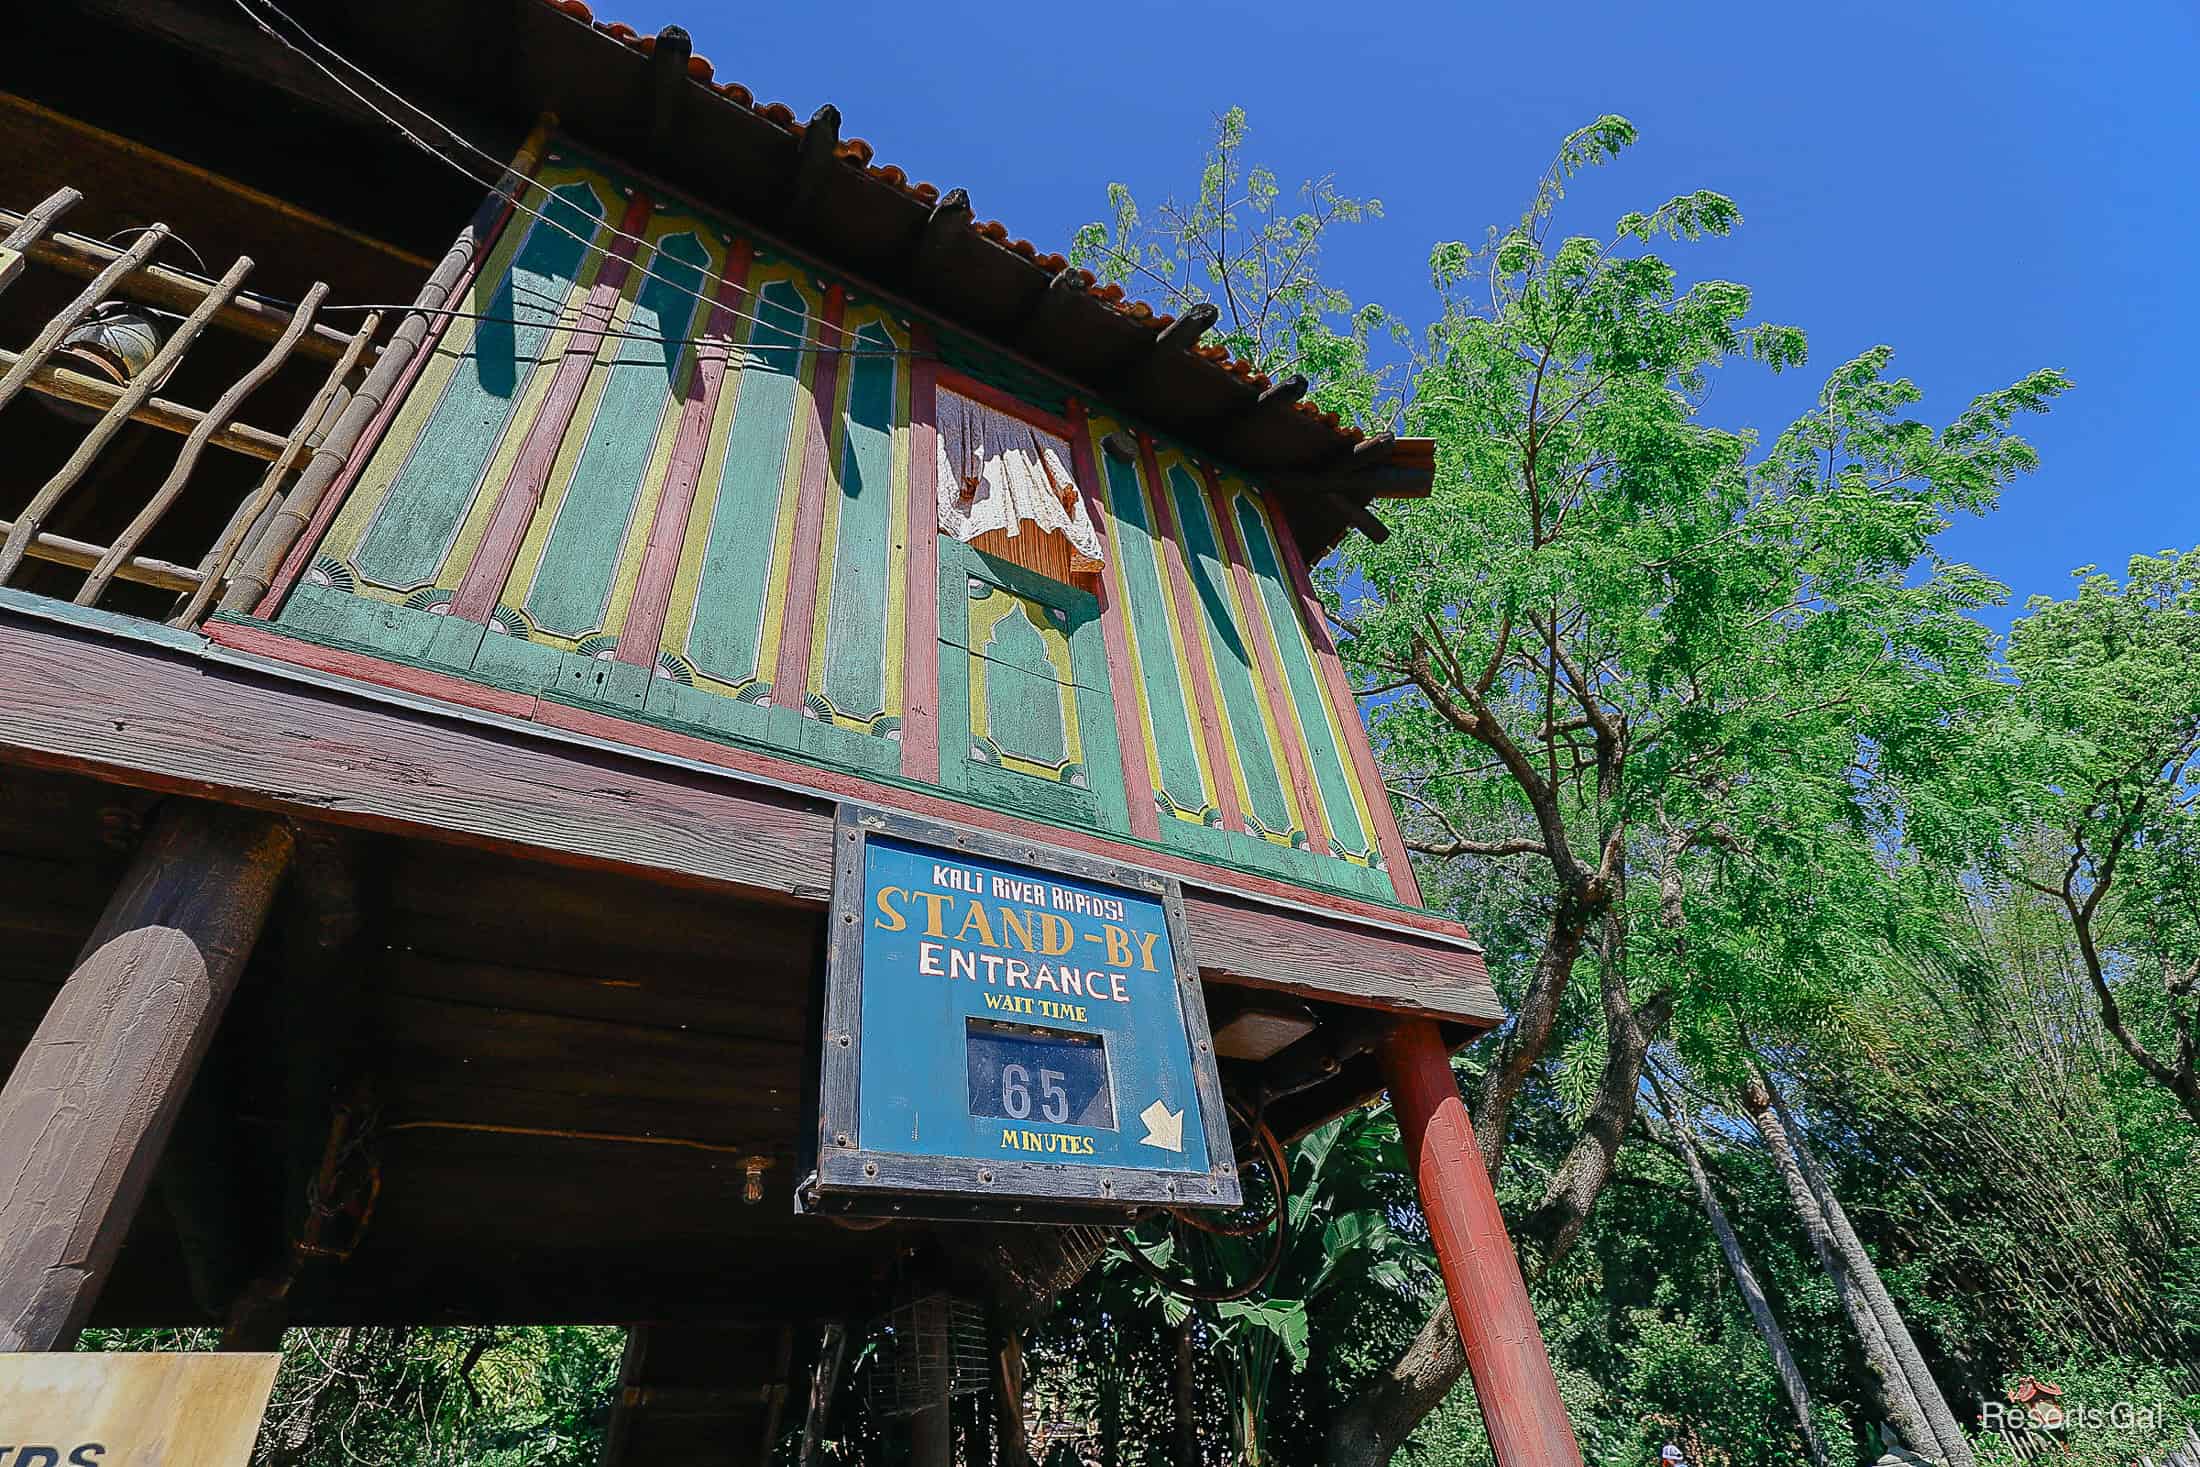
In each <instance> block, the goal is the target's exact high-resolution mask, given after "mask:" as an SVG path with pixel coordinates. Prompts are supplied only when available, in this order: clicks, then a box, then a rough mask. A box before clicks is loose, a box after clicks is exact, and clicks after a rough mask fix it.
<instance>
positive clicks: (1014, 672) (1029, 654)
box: [983, 602, 1069, 765]
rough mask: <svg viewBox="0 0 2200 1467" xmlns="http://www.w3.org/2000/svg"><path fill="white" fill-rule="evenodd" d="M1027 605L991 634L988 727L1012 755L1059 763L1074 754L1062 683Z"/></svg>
mask: <svg viewBox="0 0 2200 1467" xmlns="http://www.w3.org/2000/svg"><path fill="white" fill-rule="evenodd" d="M1023 604H1024V603H1021V602H1019V603H1018V604H1017V609H1015V610H1013V611H1011V612H1010V613H1009V614H1008V615H1006V616H1004V617H1002V618H1001V619H1000V620H999V621H997V622H995V623H994V624H993V630H992V632H991V634H990V635H989V636H988V637H987V638H986V645H985V647H984V649H983V652H984V656H985V658H986V660H987V662H988V663H989V664H990V665H989V666H988V668H987V669H986V678H985V721H986V729H987V732H988V734H989V735H990V736H991V738H992V740H993V742H994V743H995V744H997V745H999V746H1000V747H1001V749H1002V750H1003V751H1005V752H1007V753H1010V754H1014V755H1017V756H1018V757H1020V758H1024V759H1029V760H1031V761H1033V762H1034V763H1039V764H1053V765H1059V764H1060V763H1062V762H1063V761H1064V760H1065V759H1067V758H1069V726H1068V722H1067V720H1066V719H1064V718H1063V716H1062V684H1061V682H1060V680H1059V679H1058V678H1057V677H1056V675H1055V670H1054V665H1053V664H1052V663H1050V662H1049V661H1048V660H1047V647H1046V639H1045V638H1044V637H1042V636H1041V635H1040V634H1039V629H1038V628H1037V627H1035V626H1033V625H1032V624H1031V621H1030V619H1029V618H1028V617H1027V616H1026V615H1025V614H1024V612H1023V609H1022V608H1023Z"/></svg>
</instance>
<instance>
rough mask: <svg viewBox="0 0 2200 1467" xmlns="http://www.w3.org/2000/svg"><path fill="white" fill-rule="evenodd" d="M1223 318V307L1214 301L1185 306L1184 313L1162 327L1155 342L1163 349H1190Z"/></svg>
mask: <svg viewBox="0 0 2200 1467" xmlns="http://www.w3.org/2000/svg"><path fill="white" fill-rule="evenodd" d="M1221 319H1222V308H1221V307H1220V306H1218V305H1216V304H1215V303H1214V302H1213V301H1201V302H1200V303H1199V304H1197V305H1195V306H1188V307H1186V308H1185V310H1184V312H1183V314H1182V315H1180V316H1178V317H1177V318H1176V319H1175V320H1174V321H1171V322H1170V323H1169V324H1168V325H1166V326H1164V327H1162V328H1161V330H1160V332H1159V333H1158V334H1157V335H1156V336H1155V337H1154V339H1153V344H1154V345H1155V346H1156V347H1158V348H1159V349H1160V350H1162V351H1190V350H1191V349H1192V348H1193V347H1195V346H1197V345H1199V338H1200V337H1201V336H1203V335H1205V334H1206V333H1207V332H1208V331H1209V330H1211V329H1213V327H1214V324H1215V322H1217V321H1219V320H1221Z"/></svg>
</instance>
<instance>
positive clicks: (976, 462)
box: [937, 387, 1104, 563]
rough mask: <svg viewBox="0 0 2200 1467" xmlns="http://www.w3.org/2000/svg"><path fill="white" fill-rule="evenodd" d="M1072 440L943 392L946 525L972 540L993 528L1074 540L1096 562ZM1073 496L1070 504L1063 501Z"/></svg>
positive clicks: (941, 477)
mask: <svg viewBox="0 0 2200 1467" xmlns="http://www.w3.org/2000/svg"><path fill="white" fill-rule="evenodd" d="M1069 460H1070V452H1069V444H1068V442H1067V441H1065V440H1063V439H1060V438H1057V437H1055V436H1054V435H1053V434H1051V433H1047V432H1044V431H1042V430H1041V429H1038V428H1035V427H1033V426H1032V425H1031V424H1029V423H1026V422H1024V421H1023V420H1022V419H1020V418H1015V417H1011V416H1010V415H1009V414H1007V413H1004V412H1001V411H999V410H998V409H995V408H990V407H987V406H986V405H985V404H984V403H982V402H975V401H973V400H971V399H970V398H967V397H964V396H963V395H962V394H961V393H959V392H953V391H950V390H948V389H947V388H944V387H943V388H941V389H940V392H939V471H938V475H937V483H938V487H939V500H940V530H941V532H942V533H944V534H947V535H951V536H953V537H954V538H955V539H957V540H962V541H965V542H967V541H971V540H975V539H976V538H977V537H978V536H980V535H982V534H984V533H985V532H986V531H988V530H1001V531H1004V532H1006V533H1007V534H1010V535H1020V534H1025V533H1030V532H1033V531H1036V532H1037V533H1040V534H1046V533H1050V532H1051V533H1055V534H1059V535H1061V536H1062V538H1064V539H1065V540H1067V541H1069V544H1070V548H1071V549H1072V550H1073V551H1075V552H1076V554H1078V555H1080V556H1082V557H1084V558H1085V559H1086V560H1089V561H1092V562H1095V563H1097V562H1099V561H1100V560H1102V559H1103V558H1104V556H1103V553H1102V549H1101V544H1100V535H1099V532H1098V531H1097V530H1096V529H1094V527H1093V524H1092V521H1091V519H1090V518H1089V517H1088V516H1087V515H1086V513H1085V501H1084V497H1083V496H1082V495H1080V494H1078V493H1077V489H1076V482H1077V481H1076V480H1075V479H1074V478H1073V477H1072V476H1071V474H1070V471H1069ZM1065 498H1067V499H1068V501H1069V505H1068V507H1066V508H1065V507H1064V505H1063V500H1064V499H1065Z"/></svg>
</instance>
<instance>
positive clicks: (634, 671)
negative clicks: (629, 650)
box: [543, 652, 654, 714]
mask: <svg viewBox="0 0 2200 1467" xmlns="http://www.w3.org/2000/svg"><path fill="white" fill-rule="evenodd" d="M653 678H654V674H653V673H652V671H651V670H650V669H649V668H646V667H636V666H634V665H633V664H631V663H626V662H619V661H615V660H614V659H612V658H609V657H589V656H585V655H583V654H582V653H579V652H565V653H561V654H560V655H559V657H558V666H557V672H556V675H555V676H554V677H553V678H552V679H551V681H550V682H549V683H548V684H547V685H546V686H545V687H544V688H543V693H544V695H545V696H547V697H551V698H555V699H557V700H558V701H559V702H561V703H574V704H579V705H580V706H582V707H587V708H601V709H604V710H605V711H607V712H612V713H628V714H633V713H640V712H641V711H642V705H643V703H644V701H645V700H646V698H647V697H648V695H649V684H650V682H651V681H652V680H653Z"/></svg>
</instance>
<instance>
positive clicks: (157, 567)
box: [0, 520, 201, 592]
mask: <svg viewBox="0 0 2200 1467" xmlns="http://www.w3.org/2000/svg"><path fill="white" fill-rule="evenodd" d="M14 531H15V523H14V522H13V521H12V520H0V536H6V535H10V534H13V533H14ZM106 553H107V547H106V546H104V545H93V544H90V543H89V542H87V541H83V540H71V539H68V538H66V537H65V536H61V535H55V534H51V533H49V532H47V531H44V530H41V531H40V532H39V533H38V534H37V536H36V537H34V538H33V539H32V541H31V543H30V550H29V554H30V558H31V559H33V560H47V561H51V562H53V563H54V564H55V565H66V566H72V567H74V568H75V569H77V570H87V571H88V570H90V569H91V568H92V567H93V566H96V565H98V564H99V561H100V557H101V556H103V555H105V554H106ZM115 579H117V580H122V581H135V582H136V583H137V584H139V585H141V586H152V587H154V588H156V589H158V590H162V591H179V592H187V591H196V590H197V589H198V588H199V581H200V579H201V578H200V576H199V573H198V572H197V571H195V570H193V569H191V567H189V566H187V565H177V564H176V563H175V562H173V561H167V560H154V559H153V558H151V557H150V556H144V555H133V556H131V557H130V558H129V559H128V560H126V561H124V562H123V563H122V565H121V566H120V567H119V568H118V569H117V570H116V571H115Z"/></svg>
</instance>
